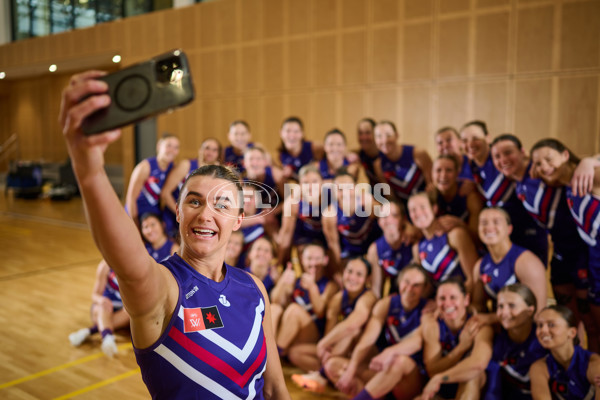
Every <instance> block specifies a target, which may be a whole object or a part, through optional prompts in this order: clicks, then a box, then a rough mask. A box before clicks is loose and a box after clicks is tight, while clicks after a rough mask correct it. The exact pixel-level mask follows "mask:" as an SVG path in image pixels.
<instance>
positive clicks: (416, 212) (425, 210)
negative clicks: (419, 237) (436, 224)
mask: <svg viewBox="0 0 600 400" xmlns="http://www.w3.org/2000/svg"><path fill="white" fill-rule="evenodd" d="M408 215H410V219H411V221H412V222H413V224H414V225H415V226H416V227H417V228H419V229H427V228H429V227H430V226H431V224H433V221H434V220H435V210H434V209H433V207H432V205H431V203H430V202H429V199H428V198H427V196H426V195H424V194H423V195H416V196H412V197H411V198H410V199H409V200H408Z"/></svg>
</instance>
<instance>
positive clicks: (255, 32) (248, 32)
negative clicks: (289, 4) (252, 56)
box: [196, 0, 283, 42]
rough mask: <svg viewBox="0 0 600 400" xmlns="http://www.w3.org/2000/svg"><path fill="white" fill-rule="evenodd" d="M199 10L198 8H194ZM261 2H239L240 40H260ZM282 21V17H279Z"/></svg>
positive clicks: (261, 23) (258, 0) (259, 0)
mask: <svg viewBox="0 0 600 400" xmlns="http://www.w3.org/2000/svg"><path fill="white" fill-rule="evenodd" d="M196 8H197V9H200V7H196ZM262 13H263V8H262V1H261V0H244V1H241V2H240V18H241V26H240V30H241V40H242V42H244V41H253V40H258V39H260V38H261V35H262V32H261V27H262V26H264V24H263V19H262ZM281 19H282V20H283V16H282V17H281Z"/></svg>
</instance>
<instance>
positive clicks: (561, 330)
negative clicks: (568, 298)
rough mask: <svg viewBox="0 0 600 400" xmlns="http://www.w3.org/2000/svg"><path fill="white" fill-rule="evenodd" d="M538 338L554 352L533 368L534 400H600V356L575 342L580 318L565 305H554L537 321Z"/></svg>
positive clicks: (532, 391)
mask: <svg viewBox="0 0 600 400" xmlns="http://www.w3.org/2000/svg"><path fill="white" fill-rule="evenodd" d="M536 325H537V328H536V335H537V338H538V340H539V341H540V344H541V345H542V346H543V347H544V348H545V349H547V350H549V351H550V354H548V355H547V356H546V357H545V358H542V359H539V360H538V361H536V362H534V363H533V365H532V366H531V368H530V369H529V375H530V376H531V394H532V396H533V398H534V400H542V399H544V400H545V399H565V400H575V399H577V400H589V399H598V398H599V397H600V395H599V392H600V390H598V389H597V388H596V386H598V384H599V383H600V356H598V354H596V353H591V352H589V351H587V350H584V349H582V348H581V347H580V346H579V345H578V344H576V343H575V341H576V337H577V322H576V319H575V317H574V315H573V313H572V312H571V310H569V309H568V308H567V307H565V306H559V305H556V306H550V307H547V308H545V309H543V310H542V311H541V312H540V313H539V314H538V316H537V318H536Z"/></svg>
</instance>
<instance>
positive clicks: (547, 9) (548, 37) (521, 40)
mask: <svg viewBox="0 0 600 400" xmlns="http://www.w3.org/2000/svg"><path fill="white" fill-rule="evenodd" d="M518 21H519V22H518V28H517V60H516V67H517V71H518V72H521V71H523V72H528V71H547V70H550V69H552V47H553V35H554V29H553V28H554V6H553V5H550V6H544V7H536V8H526V9H523V10H519V15H518Z"/></svg>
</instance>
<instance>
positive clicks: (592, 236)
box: [569, 194, 600, 247]
mask: <svg viewBox="0 0 600 400" xmlns="http://www.w3.org/2000/svg"><path fill="white" fill-rule="evenodd" d="M590 201H592V196H590V195H589V194H586V195H585V197H584V198H583V200H581V204H580V205H579V209H578V210H577V212H575V210H574V209H573V208H572V207H569V209H570V210H571V215H572V216H573V218H575V221H576V222H577V225H579V226H578V227H577V230H578V231H579V235H580V236H581V238H582V239H583V240H584V241H585V242H586V243H587V244H589V245H590V246H592V247H593V246H595V245H596V240H597V238H598V227H600V213H598V215H597V216H596V219H595V220H594V222H592V224H591V225H592V230H591V232H590V233H587V232H586V231H584V230H583V229H581V228H580V227H581V226H585V216H584V214H585V212H586V210H587V208H588V204H589V203H590Z"/></svg>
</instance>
